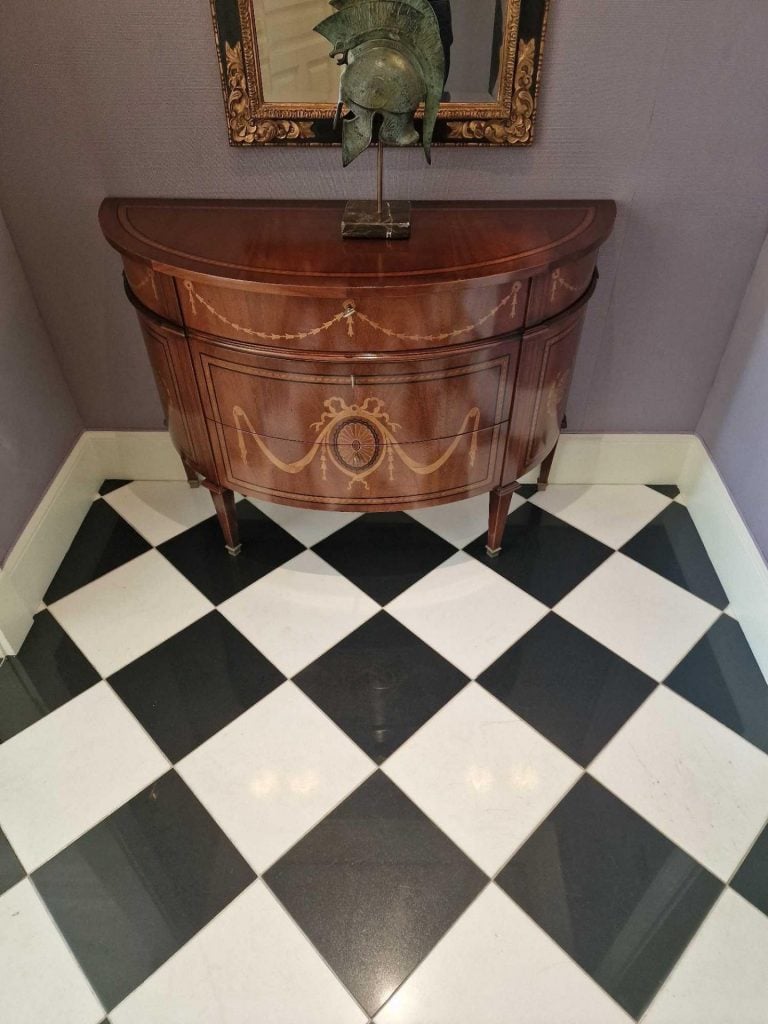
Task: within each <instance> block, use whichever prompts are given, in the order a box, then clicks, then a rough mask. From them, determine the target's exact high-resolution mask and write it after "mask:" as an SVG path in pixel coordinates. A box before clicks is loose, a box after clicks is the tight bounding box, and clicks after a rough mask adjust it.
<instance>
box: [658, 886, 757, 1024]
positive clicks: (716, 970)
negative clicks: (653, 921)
mask: <svg viewBox="0 0 768 1024" xmlns="http://www.w3.org/2000/svg"><path fill="white" fill-rule="evenodd" d="M766 1020H768V917H766V916H765V915H764V914H761V913H760V911H759V910H756V909H755V908H754V907H753V906H751V905H750V904H749V903H747V902H746V900H743V899H742V898H741V897H740V896H739V895H738V894H737V893H735V892H733V891H732V890H730V889H727V890H726V891H725V892H724V893H723V895H722V897H721V898H720V900H719V902H718V903H717V905H716V906H715V908H714V910H713V911H712V913H711V914H710V915H709V917H708V918H707V920H706V921H705V922H704V924H703V925H702V927H701V930H700V931H699V932H698V933H697V934H696V936H695V938H694V939H693V942H692V943H691V944H690V946H689V947H688V949H687V950H686V951H685V953H684V954H683V956H682V958H681V960H680V961H679V962H678V964H677V966H676V967H675V969H674V970H673V971H672V974H671V975H670V976H669V978H668V979H667V982H666V984H665V985H664V987H663V988H662V990H661V992H660V993H659V995H658V996H657V997H656V999H655V1000H654V1002H653V1003H652V1004H651V1008H650V1010H648V1012H647V1014H646V1015H645V1017H643V1024H765V1021H766Z"/></svg>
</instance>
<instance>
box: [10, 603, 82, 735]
mask: <svg viewBox="0 0 768 1024" xmlns="http://www.w3.org/2000/svg"><path fill="white" fill-rule="evenodd" d="M98 681H99V674H98V672H97V671H96V669H95V668H94V667H93V666H92V665H91V664H89V662H88V660H87V659H86V658H85V657H84V656H83V654H82V653H81V652H80V651H79V650H78V649H77V647H76V646H75V644H74V643H73V642H72V640H71V639H70V637H69V636H68V634H67V633H65V631H64V630H63V629H62V628H61V626H60V625H59V624H58V622H56V620H55V619H54V618H53V616H52V615H51V613H50V612H49V611H42V612H38V614H37V615H36V616H35V619H34V622H33V624H32V629H31V630H30V632H29V633H28V634H27V638H26V640H25V641H24V643H23V645H22V647H21V650H20V651H19V654H18V656H17V657H14V658H7V659H6V660H5V663H4V664H3V665H0V743H2V742H3V741H4V740H9V739H10V738H11V737H12V736H15V735H16V734H17V733H19V732H21V731H22V729H26V728H27V727H28V726H30V725H33V724H34V723H35V722H39V721H40V719H41V718H45V716H46V715H47V714H49V713H50V712H51V711H54V710H55V709H56V708H58V707H61V705H62V704H66V703H67V701H69V700H71V699H72V698H73V697H76V696H77V695H78V694H80V693H83V692H85V690H87V689H88V688H89V687H91V686H93V685H94V684H95V683H97V682H98Z"/></svg>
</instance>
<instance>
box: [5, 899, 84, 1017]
mask: <svg viewBox="0 0 768 1024" xmlns="http://www.w3.org/2000/svg"><path fill="white" fill-rule="evenodd" d="M103 1018H104V1010H103V1009H102V1007H101V1003H100V1002H99V1001H98V999H97V998H96V996H95V995H94V994H93V990H92V989H91V987H90V985H89V984H88V982H87V981H86V979H85V975H84V974H83V972H82V971H81V970H80V968H79V966H78V965H77V962H76V960H75V958H74V956H73V955H72V953H71V951H70V949H69V947H68V946H67V944H66V943H65V942H64V939H62V937H61V935H60V934H59V931H58V929H57V928H56V925H55V924H54V923H53V921H52V920H51V918H50V917H49V915H48V911H47V910H46V909H45V907H44V906H43V904H42V902H41V901H40V897H39V896H38V895H37V893H36V892H35V889H34V888H33V886H32V883H31V882H30V881H29V880H28V879H25V880H24V881H23V882H19V884H18V885H16V886H14V887H13V888H12V889H9V890H8V892H6V893H5V894H4V895H3V896H0V1020H2V1022H3V1024H49V1022H50V1024H54V1022H55V1024H99V1021H101V1020H102V1019H103Z"/></svg>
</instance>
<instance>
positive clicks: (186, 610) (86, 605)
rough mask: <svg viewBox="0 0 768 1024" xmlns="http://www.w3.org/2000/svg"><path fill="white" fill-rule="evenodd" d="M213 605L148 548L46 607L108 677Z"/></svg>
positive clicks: (93, 663)
mask: <svg viewBox="0 0 768 1024" xmlns="http://www.w3.org/2000/svg"><path fill="white" fill-rule="evenodd" d="M211 607H212V606H211V603H210V601H208V599H207V598H206V597H204V596H203V594H201V592H200V591H199V590H198V589H197V588H196V587H194V586H193V585H192V584H191V583H189V582H188V580H186V579H185V577H184V576H182V574H181V573H180V572H178V571H177V570H176V569H174V567H173V566H172V565H171V564H170V562H168V561H166V559H165V558H163V556H162V555H161V554H159V552H157V551H148V552H147V553H146V554H144V555H141V556H140V557H139V558H134V559H133V561H131V562H127V563H126V564H125V565H123V566H121V567H120V568H119V569H115V571H114V572H111V573H109V574H108V575H106V576H102V577H101V578H100V579H98V580H94V582H93V583H89V584H88V586H85V587H81V588H80V590H76V591H75V592H74V593H73V594H70V595H69V596H68V597H65V598H64V599H63V600H61V601H57V602H56V603H55V604H53V605H51V608H50V611H51V614H52V615H53V616H54V618H55V619H56V621H57V622H58V623H59V625H61V626H63V627H64V629H65V630H66V631H67V632H68V633H69V635H70V636H71V637H72V639H73V640H74V641H75V643H76V644H77V646H78V647H79V648H80V650H81V651H82V652H83V654H84V655H85V656H86V657H87V658H88V660H89V661H90V662H91V664H92V665H93V666H94V667H95V668H96V669H97V670H98V671H99V672H100V673H101V675H102V676H111V675H113V674H114V673H115V672H117V671H119V669H121V668H123V667H124V666H125V665H127V664H129V663H130V662H131V661H134V660H135V659H136V658H139V657H141V655H142V654H146V652H147V651H150V650H151V649H152V648H153V647H155V646H157V644H160V643H162V642H163V641H164V640H167V639H168V637H170V636H173V635H174V633H178V632H179V631H180V630H182V629H184V627H185V626H189V625H190V624H191V623H192V622H195V621H197V619H201V618H202V617H203V615H205V614H206V613H207V612H209V611H211Z"/></svg>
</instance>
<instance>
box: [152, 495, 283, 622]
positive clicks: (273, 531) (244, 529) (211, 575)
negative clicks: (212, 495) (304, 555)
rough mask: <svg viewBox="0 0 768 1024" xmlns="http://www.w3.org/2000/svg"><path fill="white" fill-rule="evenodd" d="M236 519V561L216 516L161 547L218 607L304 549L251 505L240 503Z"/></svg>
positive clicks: (160, 549) (172, 561)
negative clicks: (238, 546) (239, 545)
mask: <svg viewBox="0 0 768 1024" xmlns="http://www.w3.org/2000/svg"><path fill="white" fill-rule="evenodd" d="M237 519H238V523H239V525H240V539H241V541H242V544H243V550H242V551H241V553H240V554H239V555H238V556H237V558H233V557H232V556H231V555H230V554H228V552H227V550H226V548H225V546H224V543H223V540H222V535H221V530H220V528H219V523H218V520H217V519H216V517H215V516H214V517H212V518H211V519H206V520H204V521H203V522H202V523H199V524H198V525H197V526H193V527H192V529H191V530H186V531H185V532H184V533H181V534H179V536H178V537H174V538H173V539H172V540H169V541H167V542H166V543H165V544H161V545H160V547H159V549H158V550H159V551H161V552H162V554H163V555H164V556H165V557H166V558H167V559H168V561H169V562H170V563H171V564H172V565H174V566H175V567H176V568H177V569H178V570H179V572H181V573H182V574H183V575H184V576H185V577H186V578H187V579H188V580H189V581H190V582H191V583H192V584H193V585H194V586H195V587H197V589H198V590H200V591H201V592H202V593H203V594H205V596H206V597H207V598H208V599H209V600H210V601H213V603H214V604H220V603H221V602H222V601H226V599H227V598H228V597H232V596H233V594H237V593H239V591H241V590H243V589H244V588H245V587H247V586H249V584H251V583H253V582H255V581H256V580H258V579H261V577H262V576H266V574H267V573H268V572H272V570H273V569H276V568H277V567H278V566H279V565H283V563H284V562H287V561H289V559H291V558H294V557H295V556H296V555H298V554H299V552H300V551H301V550H302V545H301V544H300V543H299V541H297V540H296V538H295V537H292V536H291V534H289V533H286V531H285V530H284V529H283V528H282V527H280V526H278V525H277V523H276V522H274V520H272V519H268V518H267V516H265V515H264V513H263V512H260V511H259V510H258V509H257V508H256V507H255V506H253V505H252V504H251V503H250V502H243V501H241V502H239V503H238V506H237Z"/></svg>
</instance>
